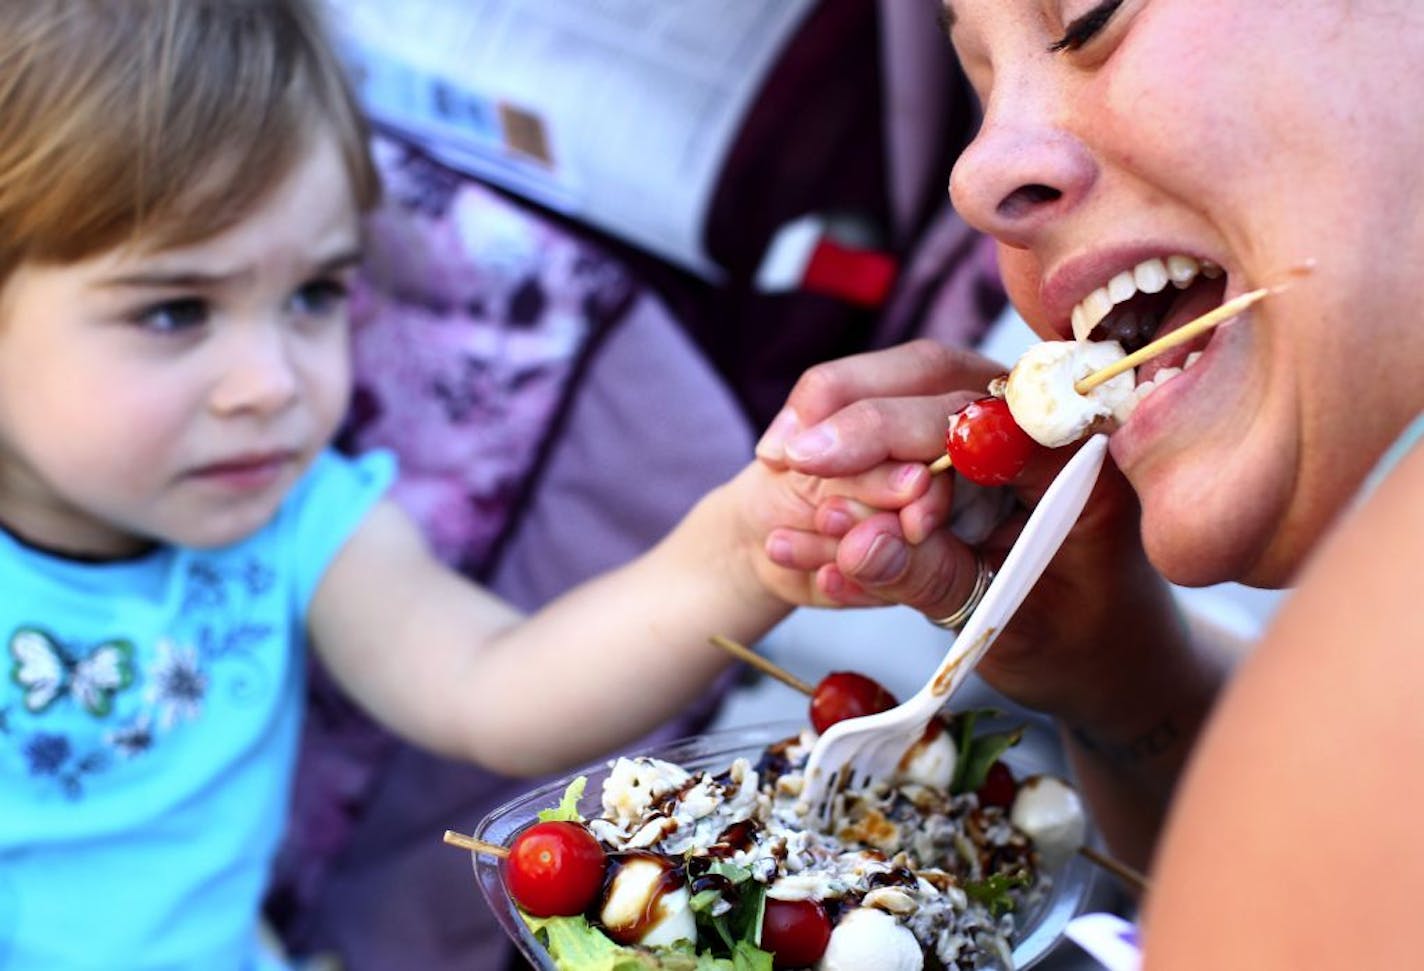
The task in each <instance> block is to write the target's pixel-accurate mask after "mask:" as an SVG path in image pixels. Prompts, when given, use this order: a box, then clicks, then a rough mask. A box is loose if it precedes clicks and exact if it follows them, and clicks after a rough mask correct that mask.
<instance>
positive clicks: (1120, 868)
mask: <svg viewBox="0 0 1424 971" xmlns="http://www.w3.org/2000/svg"><path fill="white" fill-rule="evenodd" d="M708 640H710V641H711V642H712V643H713V644H715V645H717V646H718V647H720V648H722V649H723V650H725V651H727V652H728V653H730V654H734V655H736V656H737V657H739V658H741V659H742V660H744V661H746V662H747V663H748V664H751V665H753V666H754V667H756V668H757V669H758V670H761V671H763V672H765V673H766V674H769V675H771V676H772V677H773V678H775V679H776V680H778V681H780V682H782V683H783V684H789V685H790V686H791V687H793V688H795V689H796V690H797V691H799V692H801V693H802V694H803V695H806V696H807V697H808V698H809V697H811V696H812V695H814V694H815V693H816V689H815V688H813V687H811V685H809V684H807V683H806V682H805V681H802V680H801V679H800V678H798V677H796V675H794V674H792V673H791V672H790V671H787V670H786V669H784V668H782V667H779V666H777V665H776V664H774V663H772V662H771V661H768V660H767V659H766V658H764V657H762V656H761V655H760V654H757V653H756V652H755V651H753V650H752V649H751V648H749V647H747V646H746V645H744V644H738V643H737V642H736V641H734V640H732V639H731V638H730V637H723V636H722V635H721V634H714V635H713V636H712V637H709V638H708ZM452 835H459V834H451V833H448V832H447V833H446V834H445V841H446V842H447V843H448V842H450V836H452ZM464 838H465V839H469V837H468V836H467V837H464ZM1078 852H1079V853H1081V854H1082V855H1083V857H1084V859H1087V860H1090V861H1091V862H1093V863H1096V864H1097V865H1098V866H1100V867H1102V868H1103V869H1104V870H1107V871H1108V872H1109V873H1111V874H1112V875H1113V876H1115V877H1117V878H1118V879H1119V880H1121V881H1122V882H1123V883H1126V884H1127V885H1128V886H1130V887H1132V888H1133V889H1134V890H1136V891H1137V892H1138V893H1143V892H1145V891H1146V890H1147V878H1146V877H1144V876H1143V875H1142V874H1141V873H1138V872H1137V871H1136V870H1134V869H1133V868H1132V867H1130V866H1128V865H1127V864H1126V863H1121V862H1119V861H1117V860H1114V859H1113V858H1112V857H1110V856H1107V855H1106V854H1103V853H1100V852H1099V851H1097V850H1095V849H1093V848H1092V847H1091V846H1086V845H1084V846H1080V847H1078Z"/></svg>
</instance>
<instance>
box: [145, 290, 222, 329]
mask: <svg viewBox="0 0 1424 971" xmlns="http://www.w3.org/2000/svg"><path fill="white" fill-rule="evenodd" d="M208 317H209V313H208V304H207V301H205V300H200V299H199V298H197V297H184V298H182V299H179V300H165V301H163V302H162V303H156V304H154V305H153V306H151V307H146V308H144V309H143V310H140V311H139V312H138V313H137V314H136V315H135V316H134V322H135V323H137V324H140V325H142V326H143V327H146V328H148V329H150V330H155V331H161V332H164V333H173V332H177V331H182V330H189V329H191V328H194V327H201V326H202V325H204V324H206V323H207V322H208Z"/></svg>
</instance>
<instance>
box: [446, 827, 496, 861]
mask: <svg viewBox="0 0 1424 971" xmlns="http://www.w3.org/2000/svg"><path fill="white" fill-rule="evenodd" d="M445 842H447V843H449V844H450V845H451V846H458V847H460V849H462V850H469V851H470V852H471V853H483V854H485V855H486V856H497V857H499V858H500V859H504V858H505V857H507V856H509V850H508V849H506V848H505V847H503V846H500V845H499V844H498V843H486V842H485V841H484V840H477V839H475V838H474V837H473V836H466V835H465V834H464V833H457V832H455V831H454V830H453V829H447V830H446V831H445Z"/></svg>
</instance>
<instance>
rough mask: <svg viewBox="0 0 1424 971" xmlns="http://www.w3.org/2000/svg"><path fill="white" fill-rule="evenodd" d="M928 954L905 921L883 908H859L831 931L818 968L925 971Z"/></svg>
mask: <svg viewBox="0 0 1424 971" xmlns="http://www.w3.org/2000/svg"><path fill="white" fill-rule="evenodd" d="M924 966H925V954H924V951H922V950H921V949H920V942H919V941H917V940H915V935H914V934H913V933H911V932H910V929H909V928H908V927H906V926H905V925H904V924H901V923H900V922H899V921H898V920H896V919H895V918H894V917H891V916H890V915H889V914H887V913H885V912H884V911H883V910H876V909H874V908H873V907H859V908H857V909H855V910H852V911H850V912H849V913H847V914H846V915H845V916H844V917H842V918H841V922H840V923H839V924H837V925H836V926H835V928H834V929H833V930H832V931H831V940H830V943H829V944H827V945H826V953H824V954H822V955H821V960H820V961H819V962H818V963H817V964H816V971H868V969H871V968H873V969H875V971H922V969H923V968H924Z"/></svg>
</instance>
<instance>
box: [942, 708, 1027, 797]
mask: <svg viewBox="0 0 1424 971" xmlns="http://www.w3.org/2000/svg"><path fill="white" fill-rule="evenodd" d="M997 714H998V712H996V711H994V710H992V709H988V708H984V709H975V710H972V711H964V712H961V713H959V714H958V715H957V716H955V718H954V721H953V730H954V732H955V734H956V736H957V737H956V738H955V740H954V744H955V747H956V748H957V749H958V751H959V759H958V761H956V762H955V765H954V778H953V779H951V780H950V783H949V791H950V792H952V793H955V794H956V795H957V794H959V793H961V792H974V791H975V790H977V789H978V788H979V787H980V786H982V785H983V784H984V780H985V778H987V777H988V775H989V767H990V766H992V765H993V764H994V763H995V762H996V761H998V759H999V757H1000V756H1001V755H1003V754H1004V753H1005V752H1007V751H1008V750H1009V749H1011V748H1013V747H1014V746H1015V745H1017V744H1018V743H1019V741H1020V740H1021V739H1022V738H1023V736H1024V728H1023V726H1022V725H1020V726H1019V727H1018V728H1015V729H1012V730H1010V731H1006V732H982V733H980V734H978V735H975V734H974V723H975V722H977V721H978V720H979V718H980V717H981V716H983V717H985V718H991V717H993V716H995V715H997Z"/></svg>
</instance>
